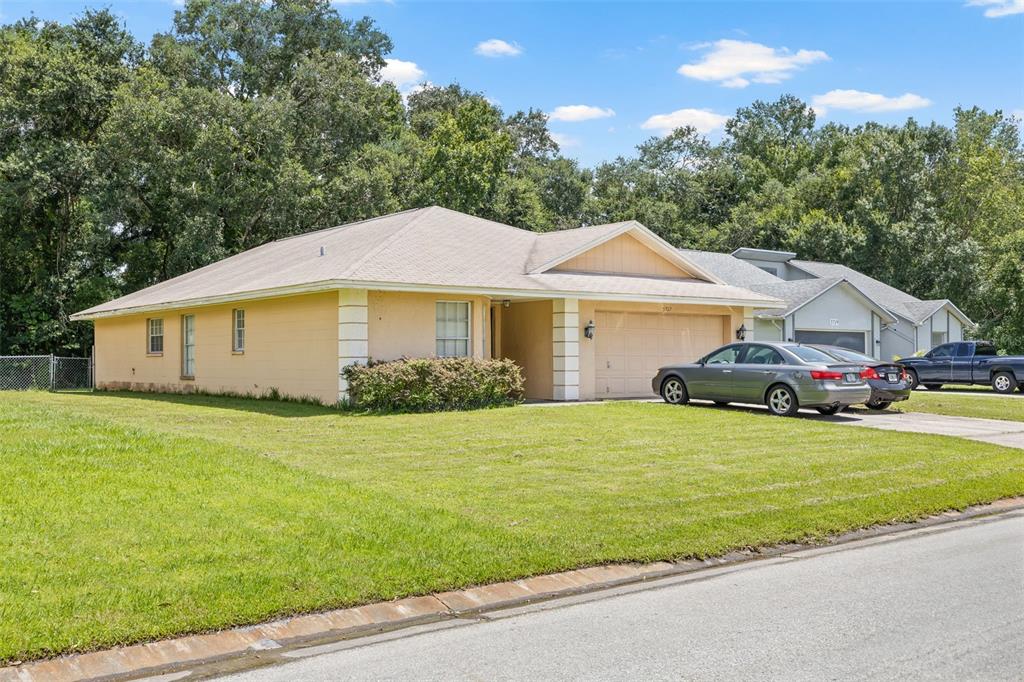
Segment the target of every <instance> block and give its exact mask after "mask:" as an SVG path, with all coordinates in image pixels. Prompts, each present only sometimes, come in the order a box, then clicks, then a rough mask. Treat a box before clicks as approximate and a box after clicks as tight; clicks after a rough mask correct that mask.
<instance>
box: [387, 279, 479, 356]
mask: <svg viewBox="0 0 1024 682" xmlns="http://www.w3.org/2000/svg"><path fill="white" fill-rule="evenodd" d="M438 301H469V302H470V303H471V304H472V306H471V308H470V319H469V327H470V331H469V333H470V348H471V349H472V355H473V357H475V358H486V357H489V356H490V336H489V331H488V328H489V326H490V321H489V318H488V315H489V313H490V299H488V298H485V297H483V296H455V295H446V294H420V293H409V292H401V291H371V292H369V294H368V295H367V305H368V310H367V317H368V320H367V322H368V329H369V340H370V358H371V359H373V360H397V359H398V358H401V357H410V358H428V357H433V356H434V355H435V353H436V349H437V345H436V340H437V337H436V333H437V329H436V324H435V319H436V304H437V302H438Z"/></svg>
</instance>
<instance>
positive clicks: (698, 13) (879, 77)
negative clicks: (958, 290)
mask: <svg viewBox="0 0 1024 682" xmlns="http://www.w3.org/2000/svg"><path fill="white" fill-rule="evenodd" d="M86 6H93V7H97V6H109V7H110V8H111V9H112V10H113V11H115V12H116V13H118V14H119V15H120V16H122V17H123V18H124V20H125V21H126V23H127V25H128V27H129V28H130V29H131V30H132V31H133V32H134V33H135V34H136V36H137V37H138V38H140V39H142V40H145V41H148V40H149V37H150V36H151V35H152V34H153V33H154V32H156V31H162V30H167V28H168V27H169V26H170V24H171V19H172V16H173V13H174V10H175V5H174V3H173V0H168V1H166V2H165V1H163V0H148V1H144V0H107V1H106V2H103V0H99V1H97V2H95V3H92V2H88V1H87V0H72V1H67V0H50V1H48V2H45V3H44V2H25V1H20V0H0V20H2V21H4V22H8V21H12V20H14V19H16V18H18V17H21V16H24V15H27V14H29V13H30V12H34V13H35V14H36V15H37V16H39V17H41V18H46V19H57V20H61V21H67V20H68V19H70V18H71V17H73V16H74V15H76V14H78V13H79V12H81V10H82V9H83V8H84V7H86ZM336 7H337V8H338V10H339V11H340V12H341V13H342V14H343V15H345V16H349V17H358V16H363V15H369V16H371V17H373V18H374V19H375V20H376V21H377V22H378V24H379V25H380V26H381V27H382V28H383V29H384V30H385V31H386V32H387V33H388V34H390V35H391V37H392V39H393V40H394V43H395V49H394V52H393V53H392V55H391V57H392V59H394V60H396V61H394V62H393V63H392V64H391V65H390V67H389V69H388V70H387V75H388V76H389V77H391V78H393V79H394V80H395V81H396V82H397V84H398V85H399V86H400V88H402V89H404V90H406V91H408V90H409V89H410V88H412V87H415V85H416V83H417V82H420V81H429V82H432V83H436V84H446V83H450V82H452V81H457V82H459V83H461V84H462V85H463V86H465V87H467V88H470V89H472V90H480V91H483V92H484V93H485V94H486V95H487V96H488V97H489V98H491V99H492V101H495V102H496V103H498V104H499V105H500V106H501V107H502V108H503V109H504V110H505V111H507V112H511V111H515V110H516V109H520V108H522V109H525V108H528V107H531V106H532V107H535V108H540V109H542V110H544V111H546V112H549V113H552V114H554V115H553V117H552V118H553V120H552V121H551V123H550V128H551V129H552V130H553V131H554V132H555V133H556V134H557V136H558V139H559V140H560V141H561V142H562V143H563V152H564V153H565V154H567V155H569V156H573V157H576V158H578V159H580V161H581V162H583V163H584V164H588V165H592V164H595V163H598V162H600V161H602V160H605V159H611V158H614V157H615V156H617V155H628V154H631V153H632V151H633V148H634V147H635V146H636V144H638V143H639V142H642V141H643V140H644V139H646V138H647V137H650V136H652V135H657V134H662V133H664V132H665V131H667V130H670V129H671V127H672V126H674V125H680V124H685V123H690V124H694V125H697V126H698V128H700V129H702V130H705V131H706V132H707V134H708V135H709V136H710V137H712V138H715V137H716V136H718V135H720V134H721V125H722V122H723V121H724V119H725V117H727V116H729V115H730V114H732V113H733V112H734V111H735V110H736V108H737V107H741V106H745V105H747V104H749V103H750V102H752V101H754V100H756V99H775V98H777V97H778V96H779V95H780V94H782V93H787V92H788V93H792V94H795V95H797V96H799V97H801V98H803V99H804V100H806V101H808V102H812V103H814V104H815V105H816V106H817V107H818V108H819V109H820V110H821V111H822V115H821V117H820V119H819V120H822V121H824V120H835V121H841V122H844V123H849V124H857V123H861V122H864V121H867V120H877V121H881V122H900V121H903V120H904V119H906V118H907V117H908V116H913V117H915V118H917V119H918V120H922V121H931V120H936V121H939V122H943V123H948V122H950V121H951V120H952V111H953V108H954V107H956V106H966V107H969V106H973V105H978V106H980V107H983V108H985V109H990V110H991V109H997V108H998V109H1003V110H1004V111H1007V112H1016V113H1018V114H1020V115H1024V0H967V1H958V2H925V1H921V2H904V3H898V2H866V3H860V2H788V3H779V2H753V1H751V2H740V3H730V2H677V3H669V2H661V3H651V4H646V3H635V2H633V3H611V2H601V3H583V2H562V3H556V2H529V3H513V2H487V3H483V2H478V3H457V2H444V3H437V2H410V1H403V0H394V2H362V3H344V4H342V3H339V4H337V5H336ZM559 107H565V108H564V109H559Z"/></svg>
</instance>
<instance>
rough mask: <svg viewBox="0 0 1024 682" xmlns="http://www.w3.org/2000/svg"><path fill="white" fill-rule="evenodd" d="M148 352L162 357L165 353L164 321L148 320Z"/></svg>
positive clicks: (159, 319)
mask: <svg viewBox="0 0 1024 682" xmlns="http://www.w3.org/2000/svg"><path fill="white" fill-rule="evenodd" d="M146 352H147V353H149V354H150V355H160V354H162V353H163V352H164V321H163V319H162V318H159V317H155V318H151V319H148V320H146Z"/></svg>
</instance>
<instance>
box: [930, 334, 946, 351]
mask: <svg viewBox="0 0 1024 682" xmlns="http://www.w3.org/2000/svg"><path fill="white" fill-rule="evenodd" d="M943 343H946V332H932V347H933V348H934V347H935V346H938V345H940V344H943Z"/></svg>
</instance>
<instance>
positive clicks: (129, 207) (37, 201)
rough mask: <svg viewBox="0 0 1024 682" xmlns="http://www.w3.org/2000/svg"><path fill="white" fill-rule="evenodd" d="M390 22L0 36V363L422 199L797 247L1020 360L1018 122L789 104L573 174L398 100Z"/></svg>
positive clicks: (696, 244) (230, 11) (543, 131)
mask: <svg viewBox="0 0 1024 682" xmlns="http://www.w3.org/2000/svg"><path fill="white" fill-rule="evenodd" d="M391 49H392V43H391V40H390V38H389V37H388V36H387V35H386V34H384V33H383V32H382V31H380V30H379V29H378V28H377V27H376V26H375V25H374V24H373V22H372V21H370V20H369V19H362V20H349V19H345V18H342V17H341V16H340V15H339V14H338V13H337V12H336V11H335V10H334V9H333V8H332V6H331V5H330V3H329V2H328V0H277V1H275V2H264V1H263V0H189V2H187V3H186V5H185V6H184V7H183V8H182V9H180V10H179V11H177V12H176V13H175V16H174V20H173V25H172V26H171V28H170V30H169V31H168V32H166V33H161V34H157V35H155V36H154V37H153V38H152V40H151V42H150V43H149V45H148V46H146V45H143V44H141V43H140V42H139V41H137V40H136V39H135V38H134V36H132V35H131V34H130V33H129V32H128V31H127V30H126V29H125V27H124V26H123V24H122V23H121V22H120V21H118V20H117V18H116V17H115V16H114V15H113V14H111V13H110V12H109V11H108V10H99V11H85V12H84V13H83V14H82V15H81V16H80V17H79V18H77V19H76V20H74V21H73V22H71V23H69V24H60V23H55V22H44V21H39V20H37V19H35V18H34V17H28V18H25V19H22V20H20V21H17V22H15V23H13V24H9V25H6V26H4V27H2V28H0V354H15V353H36V352H42V353H50V352H55V353H74V354H78V353H84V352H87V351H88V348H89V347H90V345H91V343H92V341H91V335H92V330H91V325H89V324H84V323H72V322H69V319H68V316H69V315H70V314H71V313H73V312H75V311H77V310H81V309H84V308H87V307H89V306H91V305H94V304H96V303H99V302H102V301H104V300H107V299H110V298H113V297H116V296H118V295H121V294H124V293H128V292H131V291H134V290H137V289H140V288H142V287H146V286H149V285H151V284H154V283H156V282H159V281H162V280H164V279H167V278H169V277H173V276H175V275H178V274H181V273H183V272H186V271H188V270H191V269H194V268H196V267H199V266H202V265H206V264H208V263H211V262H214V261H216V260H219V259H221V258H224V257H225V256H228V255H231V254H234V253H238V252H240V251H243V250H246V249H249V248H252V247H254V246H258V245H260V244H263V243H265V242H267V241H269V240H273V239H277V238H280V237H284V236H288V235H292V234H296V233H301V232H305V231H308V230H311V229H314V228H319V227H324V226H329V225H337V224H340V223H344V222H349V221H352V220H358V219H362V218H369V217H373V216H377V215H381V214H385V213H389V212H392V211H398V210H403V209H407V208H414V207H419V206H427V205H432V204H438V205H442V206H447V207H448V208H452V209H456V210H460V211H465V212H467V213H472V214H475V215H478V216H481V217H485V218H490V219H493V220H497V221H500V222H504V223H508V224H511V225H516V226H518V227H522V228H525V229H530V230H536V231H549V230H557V229H562V228H569V227H578V226H580V225H590V224H599V223H606V222H614V221H619V220H628V219H635V220H639V221H640V222H642V223H643V224H645V225H646V226H647V227H649V228H651V229H652V230H654V231H655V232H656V233H658V234H659V235H661V236H662V237H664V238H665V239H667V240H668V241H669V242H671V243H672V244H674V245H676V246H679V247H687V248H699V249H707V250H715V251H729V250H732V249H734V248H737V247H740V246H750V247H759V248H769V249H785V250H790V251H795V252H797V253H798V254H799V257H801V258H804V259H814V260H825V261H833V262H841V263H845V264H847V265H850V266H851V267H854V268H856V269H858V270H861V271H863V272H865V273H867V274H869V275H872V276H874V277H877V278H879V279H881V280H884V281H886V282H888V283H890V284H892V285H893V286H896V287H899V288H901V289H905V290H907V291H909V292H911V293H913V294H915V295H916V296H918V297H921V298H950V299H952V300H954V301H955V302H956V303H957V304H958V305H960V306H961V307H962V308H963V309H964V311H965V312H966V313H967V314H968V315H970V316H971V317H972V318H973V319H974V320H975V321H976V322H978V323H979V324H980V329H979V330H978V335H979V336H983V337H987V338H992V339H993V340H995V341H996V342H997V343H999V344H1000V345H1001V346H1002V347H1004V348H1006V349H1008V350H1011V351H1024V300H1022V298H1024V149H1022V145H1021V136H1020V130H1019V125H1018V121H1016V120H1015V119H1013V118H1011V117H1008V116H1006V115H1004V114H1002V113H1001V112H999V111H995V112H986V111H983V110H980V109H978V108H971V109H957V110H956V111H955V115H954V122H953V125H952V126H945V125H940V124H937V123H931V124H928V125H924V124H921V123H918V122H916V121H914V120H913V119H910V120H907V121H906V122H905V123H904V124H902V125H881V124H878V123H866V124H863V125H859V126H855V127H850V126H845V125H840V124H836V123H825V124H824V125H821V124H819V122H818V121H817V120H816V117H815V114H814V111H813V110H812V109H811V108H810V107H809V106H808V105H807V104H806V103H804V102H802V101H800V100H799V99H797V98H795V97H793V96H789V95H785V96H782V97H780V98H779V99H778V100H776V101H770V102H765V101H757V102H754V103H753V104H751V105H750V106H748V107H744V108H741V109H739V110H738V111H737V112H736V113H735V115H734V116H733V117H732V118H731V119H730V120H729V122H728V123H727V125H726V128H725V134H724V135H723V136H722V139H721V140H720V141H717V142H712V141H709V140H708V139H707V138H705V137H703V136H701V135H700V134H698V133H697V132H696V131H695V130H693V129H692V128H681V129H677V130H675V131H674V132H672V133H671V134H669V135H667V136H665V137H655V138H651V139H650V140H648V141H646V142H644V143H643V144H641V145H640V146H639V147H637V149H636V152H635V154H633V155H631V156H629V157H619V158H616V159H614V160H612V161H608V162H605V163H601V164H599V165H598V166H596V167H595V168H584V167H581V166H580V165H579V164H578V163H577V162H575V161H573V160H571V159H568V158H565V157H564V156H562V155H561V154H560V151H559V148H558V145H557V144H556V143H555V141H554V140H553V139H552V136H551V134H550V133H549V131H548V128H547V118H546V116H545V114H544V113H543V112H542V111H540V110H535V109H530V110H528V111H517V112H515V113H512V114H507V113H506V112H504V111H502V110H501V108H499V107H498V106H495V105H494V104H491V103H489V102H488V101H487V99H486V98H485V97H484V96H483V95H482V94H481V93H475V92H471V91H468V90H466V89H464V88H462V87H461V86H459V85H458V84H451V85H447V86H426V87H423V88H421V89H418V90H417V91H415V92H413V93H412V94H409V95H408V96H403V95H402V94H401V93H399V91H398V90H397V89H396V88H395V87H394V86H393V85H392V84H390V83H388V82H387V81H384V80H383V79H382V78H381V69H382V68H383V66H384V65H385V57H386V56H387V55H388V54H389V53H390V51H391Z"/></svg>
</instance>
